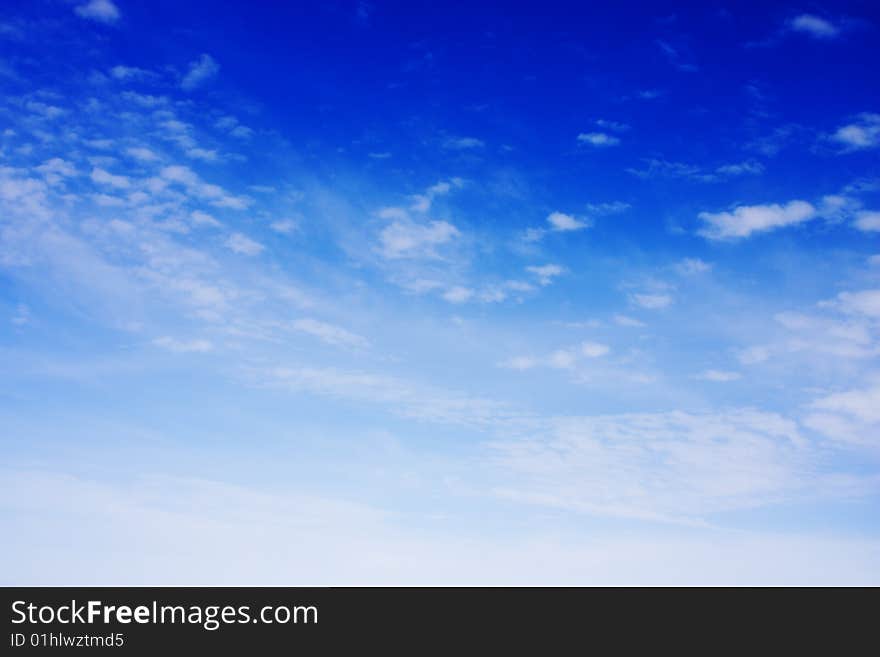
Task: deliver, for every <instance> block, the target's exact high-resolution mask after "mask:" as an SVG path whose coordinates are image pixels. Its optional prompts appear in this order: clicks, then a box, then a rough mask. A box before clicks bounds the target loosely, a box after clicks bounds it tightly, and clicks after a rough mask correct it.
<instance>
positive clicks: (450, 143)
mask: <svg viewBox="0 0 880 657" xmlns="http://www.w3.org/2000/svg"><path fill="white" fill-rule="evenodd" d="M485 145H486V144H485V142H483V140H482V139H477V138H476V137H449V138H448V139H446V141H444V142H443V148H447V149H449V150H453V151H465V150H473V149H475V148H482V147H483V146H485Z"/></svg>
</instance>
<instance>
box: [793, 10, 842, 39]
mask: <svg viewBox="0 0 880 657" xmlns="http://www.w3.org/2000/svg"><path fill="white" fill-rule="evenodd" d="M788 29H790V30H791V31H792V32H799V33H801V34H806V35H807V36H810V37H813V38H814V39H834V38H836V37H838V36H840V32H841V30H840V27H838V26H837V25H835V24H834V23H832V22H831V21H830V20H827V19H825V18H822V17H820V16H816V15H815V14H799V15H798V16H795V17H794V18H792V19H791V20H789V21H788Z"/></svg>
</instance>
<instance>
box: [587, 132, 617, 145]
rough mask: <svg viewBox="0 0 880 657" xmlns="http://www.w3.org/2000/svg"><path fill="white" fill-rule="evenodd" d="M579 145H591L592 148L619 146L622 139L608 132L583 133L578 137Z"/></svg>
mask: <svg viewBox="0 0 880 657" xmlns="http://www.w3.org/2000/svg"><path fill="white" fill-rule="evenodd" d="M577 140H578V143H579V144H589V145H590V146H600V147H601V146H617V145H618V144H619V143H620V139H619V138H617V137H615V136H614V135H609V134H608V133H607V132H582V133H581V134H579V135H578V136H577Z"/></svg>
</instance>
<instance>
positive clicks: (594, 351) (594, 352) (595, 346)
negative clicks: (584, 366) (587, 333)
mask: <svg viewBox="0 0 880 657" xmlns="http://www.w3.org/2000/svg"><path fill="white" fill-rule="evenodd" d="M609 351H611V348H610V347H608V345H604V344H600V343H598V342H584V343H582V344H581V354H582V355H584V356H586V357H587V358H598V357H599V356H604V355H605V354H607V353H608V352H609Z"/></svg>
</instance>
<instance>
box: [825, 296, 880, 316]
mask: <svg viewBox="0 0 880 657" xmlns="http://www.w3.org/2000/svg"><path fill="white" fill-rule="evenodd" d="M822 305H829V306H835V307H837V308H838V309H839V310H841V311H842V312H844V313H847V314H850V315H864V316H866V317H871V318H880V290H861V291H859V292H841V293H840V294H838V295H837V299H836V300H835V301H831V302H825V303H824V304H822Z"/></svg>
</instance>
